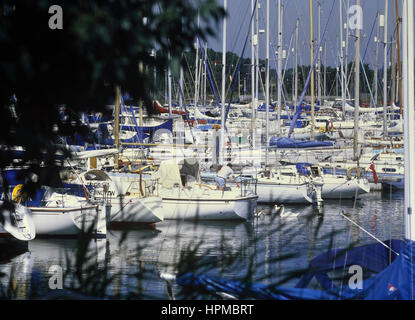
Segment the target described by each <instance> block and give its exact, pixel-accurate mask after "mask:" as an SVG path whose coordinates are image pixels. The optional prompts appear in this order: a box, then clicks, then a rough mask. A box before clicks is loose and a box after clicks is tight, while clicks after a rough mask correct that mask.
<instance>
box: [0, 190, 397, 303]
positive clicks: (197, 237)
mask: <svg viewBox="0 0 415 320" xmlns="http://www.w3.org/2000/svg"><path fill="white" fill-rule="evenodd" d="M262 209H263V210H264V212H265V213H266V214H262V215H260V216H259V217H257V218H255V219H254V220H253V221H252V222H223V221H216V222H215V221H211V222H207V221H203V222H189V221H174V220H170V221H163V222H161V223H157V225H156V228H155V229H140V230H130V231H122V230H117V231H109V232H108V234H107V238H106V239H96V240H93V241H92V242H90V243H88V244H87V246H86V247H85V251H86V252H87V253H88V255H89V258H90V259H89V260H88V265H89V266H90V267H91V269H90V270H89V271H91V270H95V271H98V272H99V273H100V274H101V276H102V277H103V279H104V278H105V277H104V275H105V274H106V273H108V277H107V278H105V279H109V281H108V286H106V287H105V290H106V294H107V295H108V296H110V297H117V298H133V299H134V298H137V299H143V298H144V299H168V298H169V295H168V293H167V287H166V283H165V282H164V281H162V280H161V279H160V277H159V273H160V272H169V273H177V272H178V271H179V267H180V268H193V269H195V270H196V271H199V272H205V273H209V274H211V275H215V276H221V277H227V278H232V279H250V280H251V281H259V282H263V283H268V284H273V283H276V284H283V285H285V286H293V285H295V284H296V282H297V281H298V278H299V277H298V275H297V277H291V275H292V274H293V273H295V272H298V271H299V270H303V269H304V270H306V269H307V265H308V261H309V260H310V259H312V258H313V257H315V256H317V255H319V254H321V253H323V252H325V251H327V250H328V249H329V247H330V246H332V247H336V248H345V247H348V246H349V245H351V244H356V245H357V244H358V245H362V244H369V243H373V242H374V240H373V239H372V238H371V237H370V236H369V235H368V234H366V233H365V232H362V231H361V230H360V229H359V228H358V227H356V226H355V225H353V224H352V223H350V222H349V221H347V220H346V219H345V218H344V217H342V216H341V215H340V212H341V211H344V212H345V213H347V214H348V217H349V218H350V219H352V220H353V221H355V222H356V223H358V224H359V225H360V226H361V227H362V228H364V229H365V230H368V231H369V232H371V233H373V235H375V236H376V237H378V238H379V239H381V240H386V239H391V238H397V239H400V238H401V237H402V236H401V235H402V212H403V198H402V197H398V196H394V197H391V196H390V195H388V196H387V197H385V196H382V194H381V193H373V194H369V195H364V196H362V197H361V200H359V201H326V202H325V205H324V212H323V214H322V215H318V214H316V213H315V212H314V211H313V208H312V207H311V206H286V207H285V209H284V212H283V214H281V215H279V214H276V212H275V207H271V206H270V207H263V208H262ZM79 245H80V243H79V240H77V239H35V240H33V241H31V242H29V248H28V249H29V252H26V253H24V254H20V255H18V256H16V257H12V259H11V260H4V261H3V264H0V272H3V273H4V274H5V276H4V277H3V278H2V279H1V281H2V282H1V283H2V284H3V285H4V286H7V285H8V283H9V280H11V282H12V285H13V288H14V289H15V291H16V297H17V298H21V299H27V298H30V297H31V294H33V292H34V289H35V293H36V294H44V293H46V292H48V291H50V289H49V287H48V281H49V279H50V276H51V275H50V273H49V270H50V267H51V266H53V265H59V266H61V267H62V268H63V270H64V272H67V271H71V272H73V273H74V272H75V271H76V265H74V263H73V262H74V261H77V252H79V248H80V246H79ZM69 261H70V262H71V263H68V262H69ZM83 270H84V272H85V273H87V268H84V269H83ZM69 273H70V272H69ZM13 275H15V276H13ZM74 277H75V276H74V275H73V276H72V279H71V277H68V278H67V279H65V286H68V287H70V285H71V284H72V282H71V281H72V280H73V278H74ZM172 289H173V291H174V292H176V293H177V292H179V291H180V288H178V287H177V286H176V285H174V286H173V288H172ZM178 297H179V298H180V295H179V296H178Z"/></svg>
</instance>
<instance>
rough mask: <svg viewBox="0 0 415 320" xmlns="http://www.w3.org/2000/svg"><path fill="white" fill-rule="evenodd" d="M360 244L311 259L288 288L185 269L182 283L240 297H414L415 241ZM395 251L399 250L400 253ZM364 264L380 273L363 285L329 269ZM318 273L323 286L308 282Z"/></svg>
mask: <svg viewBox="0 0 415 320" xmlns="http://www.w3.org/2000/svg"><path fill="white" fill-rule="evenodd" d="M384 244H386V245H387V246H389V248H386V247H385V246H384V245H383V244H381V243H375V244H371V245H365V246H359V247H356V248H353V249H351V250H344V249H337V250H330V251H328V252H326V253H324V254H322V255H320V256H317V257H316V258H314V259H313V260H312V261H311V262H310V271H309V273H308V274H306V275H305V276H303V277H302V278H301V280H300V282H299V283H298V284H297V286H296V287H295V288H284V287H278V286H275V285H267V284H262V283H251V284H246V283H244V282H241V281H234V280H229V279H224V278H218V277H211V276H208V275H197V274H194V273H184V274H182V275H179V276H178V277H177V280H176V281H177V283H178V284H179V285H182V286H185V287H188V288H193V289H198V290H202V291H203V292H206V293H211V294H216V293H217V292H224V293H228V294H231V295H234V296H235V297H237V298H238V299H252V298H253V299H268V300H269V299H276V300H298V299H301V300H343V299H349V300H350V299H360V300H413V299H414V298H415V282H414V275H415V267H414V263H413V262H414V259H413V257H414V254H415V242H413V241H402V240H389V241H385V242H384ZM395 252H399V255H398V254H396V253H395ZM354 265H357V266H360V267H362V269H363V270H365V271H370V272H372V273H376V275H374V276H372V277H369V278H368V279H366V280H363V281H362V282H361V285H360V286H357V287H352V286H349V285H347V284H346V285H344V286H342V287H335V286H334V285H333V283H332V281H331V280H330V279H329V278H328V275H327V274H328V272H331V271H334V270H339V269H340V270H347V267H350V266H354ZM314 277H316V279H317V280H318V282H319V283H320V285H321V286H322V290H317V289H308V288H306V286H307V285H308V284H309V283H310V281H311V279H312V278H314Z"/></svg>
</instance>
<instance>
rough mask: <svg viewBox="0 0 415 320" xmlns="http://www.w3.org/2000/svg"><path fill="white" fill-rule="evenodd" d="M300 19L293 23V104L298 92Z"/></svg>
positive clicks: (295, 101)
mask: <svg viewBox="0 0 415 320" xmlns="http://www.w3.org/2000/svg"><path fill="white" fill-rule="evenodd" d="M299 23H300V20H299V19H297V22H296V24H295V81H294V82H295V85H294V99H293V100H294V104H295V105H297V99H298V98H297V94H298V25H299Z"/></svg>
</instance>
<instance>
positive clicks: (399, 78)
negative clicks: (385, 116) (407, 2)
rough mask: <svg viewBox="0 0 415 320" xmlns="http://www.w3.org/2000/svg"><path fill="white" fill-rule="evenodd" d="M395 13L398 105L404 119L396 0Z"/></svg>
mask: <svg viewBox="0 0 415 320" xmlns="http://www.w3.org/2000/svg"><path fill="white" fill-rule="evenodd" d="M395 13H396V47H397V51H398V52H397V53H398V103H399V109H400V110H399V113H400V114H401V117H402V74H401V73H402V71H401V70H402V65H401V40H400V36H401V35H400V31H399V29H400V24H401V20H400V18H399V7H398V0H395Z"/></svg>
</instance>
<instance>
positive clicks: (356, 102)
mask: <svg viewBox="0 0 415 320" xmlns="http://www.w3.org/2000/svg"><path fill="white" fill-rule="evenodd" d="M386 1H387V0H386ZM356 5H357V6H359V7H360V0H356ZM354 68H355V74H354V85H355V89H354V90H355V97H354V144H353V154H354V161H358V160H359V156H358V151H359V150H358V148H359V141H358V140H359V111H360V110H359V108H360V104H359V102H360V101H359V100H360V26H357V28H356V39H355V61H354Z"/></svg>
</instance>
